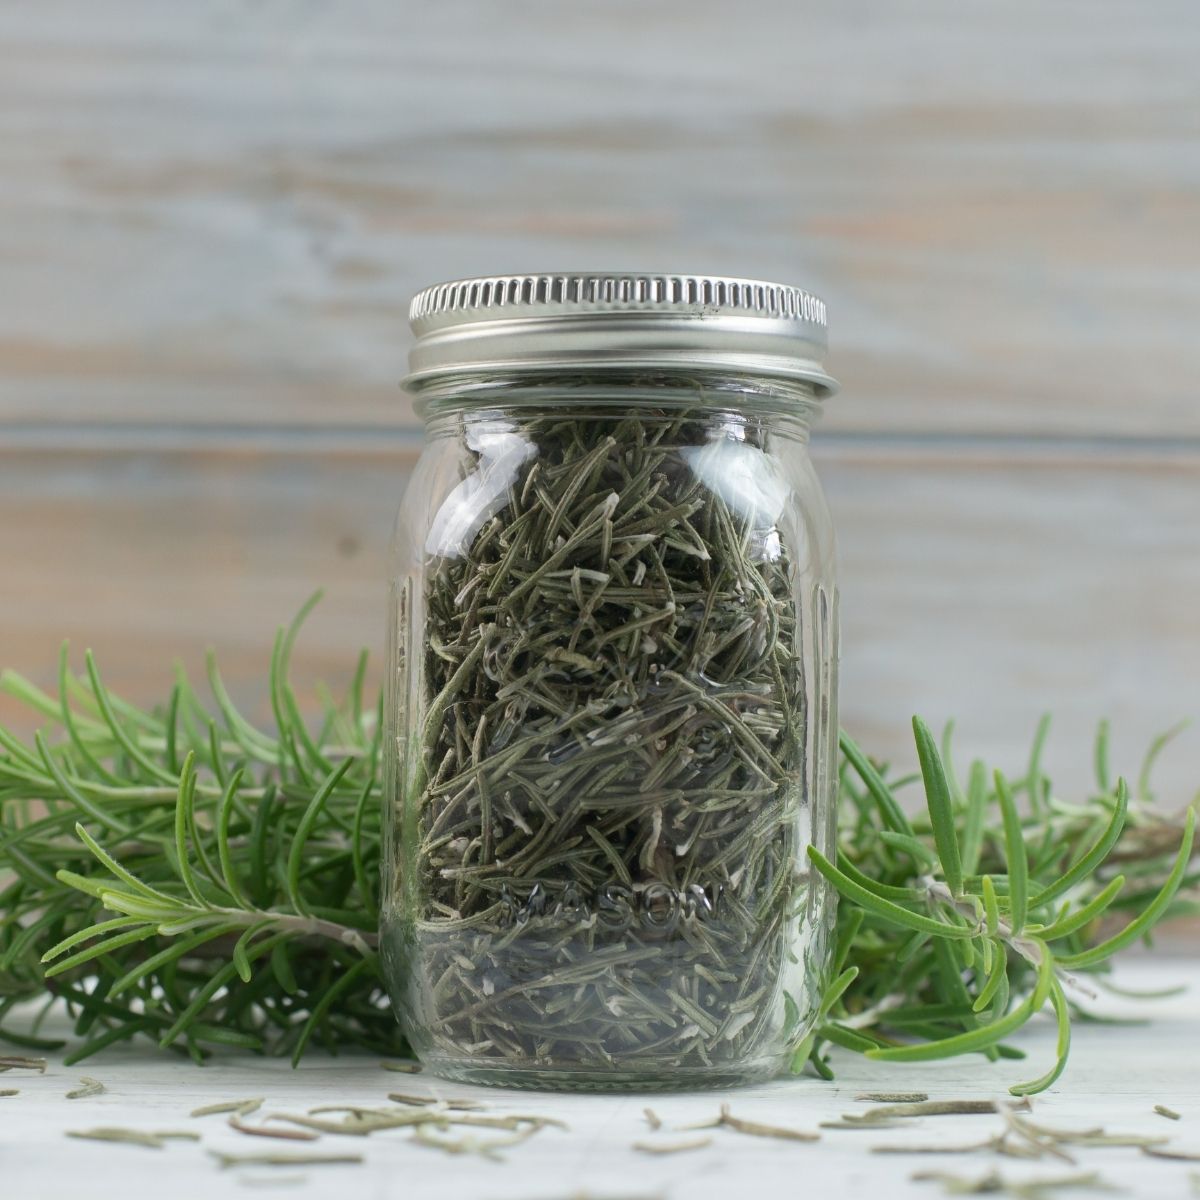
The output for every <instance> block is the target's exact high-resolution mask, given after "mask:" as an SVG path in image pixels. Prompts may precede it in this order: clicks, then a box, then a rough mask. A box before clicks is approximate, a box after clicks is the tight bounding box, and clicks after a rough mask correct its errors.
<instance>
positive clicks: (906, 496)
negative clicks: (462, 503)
mask: <svg viewBox="0 0 1200 1200" xmlns="http://www.w3.org/2000/svg"><path fill="white" fill-rule="evenodd" d="M1198 62H1200V16H1198V15H1197V11H1196V7H1195V4H1194V0H1161V2H1159V3H1157V4H1154V5H1142V4H1136V3H1133V2H1129V3H1125V2H1121V3H1117V2H1112V0H1104V2H1095V0H1093V2H1083V0H1060V2H1059V3H1056V4H1054V5H1046V4H1044V3H1043V2H1041V0H1005V2H1003V3H991V2H986V3H979V4H973V5H970V6H963V5H962V3H961V0H913V2H911V3H906V4H903V5H897V4H891V3H867V2H854V3H845V4H841V5H828V6H819V7H814V6H801V5H797V4H795V3H794V2H792V0H760V2H758V3H754V4H748V5H744V6H737V7H735V6H732V5H730V4H728V3H718V2H717V0H689V2H687V3H684V0H661V2H659V3H656V4H646V3H635V2H633V0H604V2H600V0H574V2H573V3H571V4H552V3H548V2H544V0H505V3H503V4H499V3H496V2H495V0H446V2H445V3H441V4H437V5H415V4H414V5H397V4H394V3H375V2H366V0H346V2H343V3H341V4H339V5H335V6H329V5H320V4H316V3H308V2H302V0H259V2H257V3H251V2H249V0H195V2H193V3H187V4H182V3H179V4H170V5H167V4H163V3H161V0H108V2H107V3H105V4H103V5H98V4H90V3H87V2H86V0H39V3H38V4H36V5H18V4H7V5H2V6H0V660H2V661H3V662H4V663H6V664H8V665H12V666H14V667H17V668H18V669H20V670H22V671H24V672H26V673H27V674H30V675H31V676H34V677H35V678H38V679H39V680H42V681H44V682H49V680H50V679H51V677H52V674H53V670H52V668H53V662H54V657H55V653H56V649H57V645H58V641H59V639H60V638H62V637H63V636H68V635H69V636H70V637H71V638H72V639H73V640H74V643H75V645H76V646H77V648H79V649H80V650H81V649H82V646H83V645H84V644H88V645H91V646H93V647H94V648H95V649H96V651H97V653H98V655H99V657H100V662H101V665H102V668H103V669H104V671H105V673H106V674H107V675H108V676H109V677H110V678H111V679H112V681H113V682H114V683H115V684H117V685H119V686H121V687H124V688H125V689H127V690H128V691H129V693H130V694H132V695H133V696H134V697H136V698H139V699H142V700H146V701H149V700H150V699H152V698H153V697H155V696H160V695H162V694H164V692H165V690H166V688H167V686H168V681H169V670H170V661H171V659H172V658H173V657H176V656H178V657H181V658H182V659H184V660H185V661H186V662H188V663H190V664H192V665H195V664H197V663H198V662H199V659H200V654H201V652H202V649H203V647H204V646H205V645H206V644H208V643H210V642H215V643H217V644H218V646H219V647H220V648H221V650H222V651H223V654H224V658H225V663H226V670H227V673H228V675H229V677H230V679H231V681H232V684H233V686H234V689H235V691H236V692H237V693H238V694H239V696H241V697H242V698H244V699H245V700H246V701H247V703H248V704H249V705H250V706H251V707H255V706H257V707H258V708H259V709H262V708H263V681H264V676H265V669H264V668H265V659H266V655H267V651H268V646H269V638H270V634H271V631H272V629H273V627H274V625H275V624H276V623H277V622H278V621H280V620H282V619H285V618H286V617H287V616H288V615H289V614H290V613H291V612H292V611H293V610H294V609H295V608H296V607H297V606H298V604H299V603H300V602H301V600H302V599H303V598H304V597H305V595H306V594H307V593H308V592H309V591H310V590H311V589H312V588H314V587H315V586H318V585H325V586H326V588H327V596H326V600H325V602H324V604H323V605H322V606H321V608H320V610H319V611H318V613H317V614H316V616H315V617H314V619H313V621H312V625H311V628H310V631H309V633H308V635H307V637H306V639H305V641H304V644H303V661H302V663H301V667H302V672H301V673H302V676H303V677H304V678H311V677H313V676H315V675H322V676H326V677H332V678H334V679H339V678H344V676H345V675H346V674H347V672H348V670H349V668H350V665H351V664H352V661H353V655H354V652H355V651H356V649H357V648H358V647H359V646H360V645H363V644H367V645H372V646H377V645H378V644H379V643H380V642H381V636H382V616H383V595H384V558H385V552H386V542H387V537H388V531H389V527H390V523H391V520H392V513H393V511H394V508H395V504H396V501H397V499H398V496H399V493H400V491H401V489H402V487H403V484H404V479H405V477H406V475H407V473H408V471H409V470H410V468H411V465H412V462H413V461H414V457H415V454H416V452H417V447H418V445H419V438H420V434H419V429H418V427H417V425H416V424H415V422H414V419H413V417H412V414H411V411H410V409H409V407H408V406H407V404H406V402H405V401H404V400H403V399H402V398H401V396H400V394H399V393H398V391H397V388H396V381H397V380H398V378H399V376H400V375H401V374H402V373H403V370H404V358H405V353H406V350H407V344H408V338H407V332H406V328H405V320H404V315H405V306H406V301H407V298H408V296H409V295H410V294H411V293H412V291H414V290H415V289H416V288H417V287H419V286H420V285H422V284H424V283H427V282H431V281H434V280H437V279H442V278H447V277H453V276H456V275H460V274H470V273H481V272H488V271H496V270H504V271H512V270H518V271H522V270H541V269H560V268H562V269H576V268H581V267H582V268H589V267H592V268H594V267H621V268H633V269H654V270H672V269H674V270H697V271H703V270H708V271H719V272H725V273H731V274H737V273H743V274H749V275H754V276H759V277H765V278H772V279H781V280H785V281H794V282H799V283H802V284H804V285H805V286H807V287H809V288H810V289H811V290H813V291H815V292H817V293H818V294H820V295H821V296H823V297H824V298H825V300H826V301H827V302H828V305H829V309H830V312H831V316H832V339H833V346H834V353H833V355H832V359H831V365H832V368H833V370H834V372H835V373H836V374H837V375H838V376H839V377H840V378H841V379H842V380H843V382H844V391H843V393H842V395H840V396H839V397H838V398H837V399H836V400H834V401H833V402H831V403H830V404H829V406H828V411H827V415H826V418H825V420H824V421H823V423H822V426H821V428H820V430H819V432H818V435H817V439H816V446H815V452H816V454H817V457H818V460H819V465H820V468H821V471H822V475H823V477H824V478H825V480H826V483H827V486H828V489H829V493H830V498H831V503H832V506H833V509H834V513H835V517H836V520H837V524H838V528H839V536H840V544H841V560H842V591H843V604H844V621H843V626H844V629H843V634H844V656H843V666H844V672H843V686H842V696H843V714H844V720H845V723H846V724H847V726H848V727H849V728H851V729H852V730H854V731H855V732H856V733H858V734H859V735H860V736H861V737H862V739H863V740H864V741H865V742H867V744H868V745H869V747H870V748H871V749H872V750H874V751H875V752H876V753H879V754H883V755H892V756H895V757H897V758H902V759H906V760H907V759H910V758H911V755H910V754H909V753H908V750H907V744H908V728H907V727H908V718H909V715H910V714H911V713H912V712H913V711H920V712H922V713H924V714H925V715H926V716H927V717H929V718H930V719H931V720H934V721H939V722H940V721H941V720H943V719H944V718H946V717H948V716H951V715H953V716H955V717H957V719H958V722H959V728H960V731H961V738H962V744H963V753H964V755H965V754H966V752H967V751H968V750H970V751H975V752H979V753H982V754H985V755H988V756H991V757H992V758H994V759H995V760H996V761H998V762H1000V763H1002V764H1005V765H1013V766H1015V765H1016V764H1017V763H1019V762H1020V761H1021V759H1022V756H1023V754H1024V752H1025V747H1026V746H1027V743H1028V739H1029V736H1030V734H1031V732H1032V728H1033V726H1034V724H1035V723H1036V720H1037V718H1038V715H1039V714H1040V713H1041V712H1042V711H1043V710H1049V711H1052V712H1054V713H1055V715H1056V719H1057V722H1058V725H1057V734H1056V737H1055V741H1054V743H1053V748H1052V754H1051V763H1052V765H1053V766H1054V768H1055V770H1056V774H1057V776H1058V777H1059V778H1060V779H1061V780H1062V781H1063V783H1064V785H1065V786H1067V787H1070V788H1078V787H1082V786H1085V784H1086V778H1087V768H1088V759H1089V755H1090V747H1089V738H1090V730H1091V727H1092V726H1093V724H1094V723H1095V721H1096V720H1097V719H1099V718H1100V717H1102V716H1109V717H1111V718H1112V719H1113V721H1114V727H1115V746H1116V759H1117V763H1118V765H1119V766H1120V767H1121V768H1122V769H1125V770H1129V771H1133V770H1136V764H1137V758H1138V754H1139V752H1140V749H1141V748H1142V747H1143V746H1144V745H1145V743H1146V742H1147V741H1148V740H1149V739H1150V737H1151V736H1152V735H1153V734H1154V733H1155V732H1157V731H1159V730H1160V729H1162V728H1163V727H1165V726H1167V725H1170V724H1172V723H1173V722H1174V721H1176V720H1177V719H1179V718H1180V717H1185V716H1190V715H1197V713H1198V710H1200V622H1198V621H1197V602H1198V601H1200V520H1198V517H1200V405H1197V395H1196V391H1197V380H1198V379H1200V337H1198V336H1197V333H1196V322H1197V316H1198V314H1200V82H1198V80H1200V71H1197V63H1198ZM0 719H3V720H11V721H19V719H20V718H19V715H18V714H17V713H16V712H15V711H14V709H13V708H12V706H11V704H8V703H6V702H3V701H0ZM1161 783H1162V787H1161V793H1162V796H1163V798H1164V799H1165V800H1168V801H1170V802H1173V803H1182V802H1183V801H1185V800H1186V799H1188V798H1190V797H1191V796H1192V795H1193V794H1194V792H1195V790H1196V788H1197V786H1200V734H1197V733H1193V734H1190V735H1187V736H1185V738H1184V739H1181V743H1180V745H1179V747H1178V748H1177V749H1176V750H1175V751H1174V752H1173V753H1172V754H1171V756H1170V757H1169V758H1168V759H1167V760H1166V762H1165V763H1164V766H1163V770H1162V774H1161Z"/></svg>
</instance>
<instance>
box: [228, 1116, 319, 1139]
mask: <svg viewBox="0 0 1200 1200" xmlns="http://www.w3.org/2000/svg"><path fill="white" fill-rule="evenodd" d="M268 1119H269V1118H268ZM229 1128H230V1129H236V1130H237V1131H238V1133H245V1134H249V1135H250V1136H251V1137H264V1138H278V1139H280V1140H283V1141H289V1142H315V1141H316V1140H317V1135H316V1134H315V1133H310V1132H308V1131H307V1130H301V1129H268V1128H267V1127H266V1126H265V1125H247V1124H246V1123H245V1122H244V1121H242V1119H241V1117H240V1115H239V1114H238V1113H237V1112H235V1113H234V1114H233V1116H231V1117H230V1118H229Z"/></svg>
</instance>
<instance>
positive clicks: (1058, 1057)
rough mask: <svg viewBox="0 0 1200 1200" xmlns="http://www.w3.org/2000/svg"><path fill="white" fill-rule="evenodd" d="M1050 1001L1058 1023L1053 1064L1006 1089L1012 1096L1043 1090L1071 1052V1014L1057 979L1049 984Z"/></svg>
mask: <svg viewBox="0 0 1200 1200" xmlns="http://www.w3.org/2000/svg"><path fill="white" fill-rule="evenodd" d="M1050 1001H1051V1003H1052V1004H1053V1005H1054V1019H1055V1021H1056V1022H1057V1025H1058V1041H1057V1044H1056V1046H1055V1051H1054V1053H1055V1062H1054V1066H1053V1067H1051V1068H1050V1070H1049V1071H1047V1072H1046V1074H1045V1075H1042V1076H1040V1077H1039V1078H1037V1079H1034V1080H1031V1081H1030V1082H1029V1083H1018V1084H1014V1085H1013V1086H1012V1087H1011V1088H1009V1089H1008V1090H1009V1091H1010V1092H1011V1093H1012V1094H1013V1095H1014V1096H1032V1095H1035V1094H1036V1093H1037V1092H1044V1091H1045V1090H1046V1089H1047V1088H1048V1087H1050V1085H1051V1084H1053V1083H1054V1082H1055V1081H1056V1080H1057V1079H1058V1077H1059V1076H1060V1075H1061V1074H1062V1073H1063V1070H1064V1068H1065V1067H1066V1065H1067V1055H1068V1054H1070V1052H1071V1014H1070V1011H1069V1010H1068V1008H1067V998H1066V996H1065V995H1064V994H1063V989H1062V984H1060V983H1059V982H1058V980H1057V979H1055V980H1054V981H1053V982H1052V983H1051V985H1050Z"/></svg>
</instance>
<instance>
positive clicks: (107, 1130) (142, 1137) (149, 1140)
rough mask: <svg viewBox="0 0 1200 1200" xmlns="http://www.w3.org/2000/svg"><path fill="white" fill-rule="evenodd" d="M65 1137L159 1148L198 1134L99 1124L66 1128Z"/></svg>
mask: <svg viewBox="0 0 1200 1200" xmlns="http://www.w3.org/2000/svg"><path fill="white" fill-rule="evenodd" d="M66 1134H67V1137H70V1138H83V1139H85V1140H87V1141H93V1142H122V1143H124V1144H125V1145H129V1146H145V1147H147V1148H149V1149H153V1150H161V1149H162V1148H163V1147H164V1146H165V1145H166V1144H167V1142H169V1141H189V1142H198V1141H199V1140H200V1135H199V1134H198V1133H190V1132H188V1131H187V1130H170V1129H168V1130H144V1129H123V1128H120V1127H117V1126H111V1125H109V1126H101V1127H99V1128H97V1129H68V1130H67V1131H66Z"/></svg>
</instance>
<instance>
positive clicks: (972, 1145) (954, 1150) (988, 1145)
mask: <svg viewBox="0 0 1200 1200" xmlns="http://www.w3.org/2000/svg"><path fill="white" fill-rule="evenodd" d="M1003 1140H1004V1139H1003V1137H1001V1136H997V1137H990V1138H984V1140H983V1141H981V1142H961V1143H959V1144H957V1145H922V1144H921V1143H920V1142H915V1143H913V1144H912V1145H881V1146H872V1147H870V1150H871V1153H872V1154H975V1153H978V1152H979V1151H980V1150H995V1151H1002V1149H1003V1147H1002V1143H1003Z"/></svg>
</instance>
